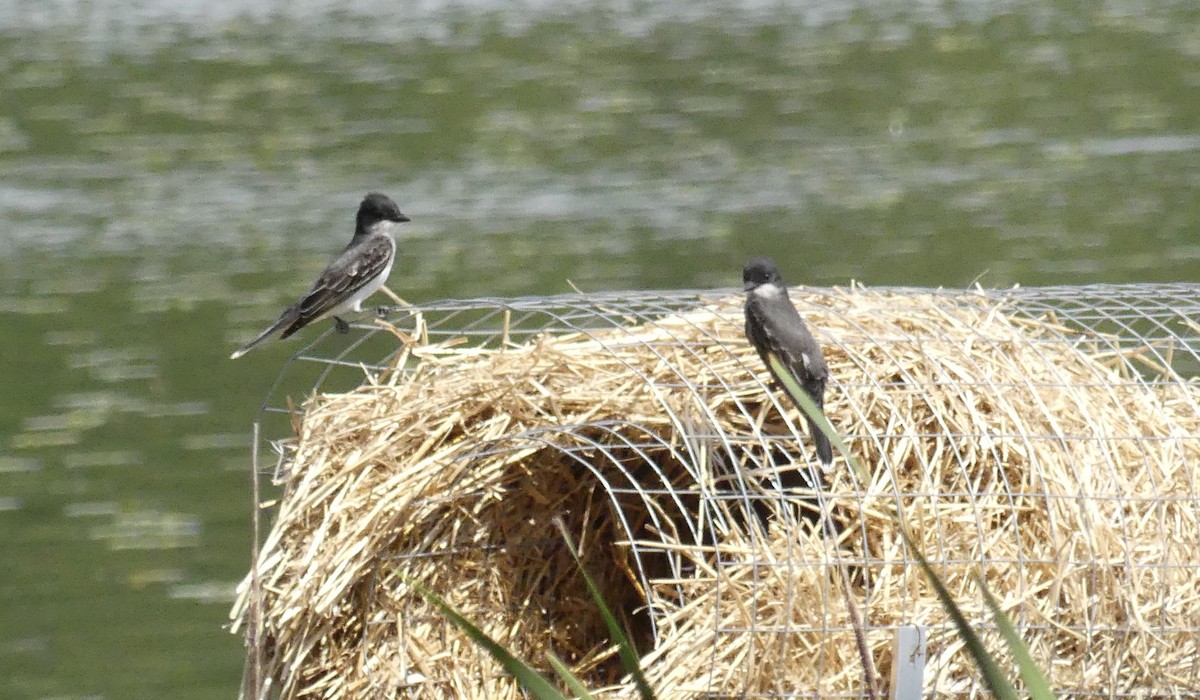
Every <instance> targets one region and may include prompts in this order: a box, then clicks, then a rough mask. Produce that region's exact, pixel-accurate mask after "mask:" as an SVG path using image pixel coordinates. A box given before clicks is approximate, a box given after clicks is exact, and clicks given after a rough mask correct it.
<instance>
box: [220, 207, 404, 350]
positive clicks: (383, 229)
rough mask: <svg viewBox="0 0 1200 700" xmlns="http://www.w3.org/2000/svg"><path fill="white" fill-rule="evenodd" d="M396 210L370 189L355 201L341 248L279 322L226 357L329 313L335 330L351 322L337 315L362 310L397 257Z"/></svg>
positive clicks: (345, 328)
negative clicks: (347, 236) (350, 234)
mask: <svg viewBox="0 0 1200 700" xmlns="http://www.w3.org/2000/svg"><path fill="white" fill-rule="evenodd" d="M408 220H409V218H408V217H407V216H405V215H404V214H401V213H400V208H399V207H397V206H396V203H395V202H393V201H392V200H391V199H389V198H388V197H387V196H385V195H382V194H379V193H378V192H372V193H371V194H368V195H367V196H366V197H364V198H363V201H362V204H360V205H358V218H357V219H355V222H354V237H353V238H351V239H350V243H349V244H348V245H347V246H346V247H345V249H344V250H342V252H341V253H340V254H339V255H338V256H337V257H336V258H334V259H333V262H331V263H329V265H328V266H327V267H326V268H325V271H324V272H322V273H321V276H320V277H318V278H317V281H316V282H314V283H313V286H312V287H310V288H309V290H308V291H307V292H305V293H304V296H302V297H300V301H298V302H296V303H295V304H292V305H291V306H289V307H288V308H286V309H284V310H283V313H282V314H280V315H279V320H278V321H276V322H275V323H274V324H272V325H271V327H270V328H268V329H267V330H265V331H263V332H262V333H259V334H258V337H256V338H255V339H254V340H251V341H250V342H249V343H246V344H245V345H243V346H242V347H240V348H238V349H237V350H235V351H234V352H233V354H232V355H230V356H229V359H231V360H236V359H237V358H239V357H241V356H242V355H245V354H246V353H247V352H250V350H252V349H254V347H255V346H256V345H258V344H259V343H261V342H263V341H264V340H266V339H268V338H270V337H271V336H272V335H274V334H275V333H277V332H279V331H280V330H282V331H283V332H282V333H279V337H280V338H281V339H282V338H286V337H288V336H289V335H291V334H293V333H295V332H296V331H298V330H300V329H301V328H303V327H305V326H307V325H308V324H310V323H313V322H315V321H319V320H321V319H323V318H325V317H327V316H332V317H333V320H334V323H336V324H337V329H338V332H339V333H345V332H346V331H348V330H349V329H350V324H348V323H346V322H345V321H343V320H342V319H341V318H339V317H338V314H340V313H343V312H346V311H353V312H355V313H357V312H359V311H361V310H362V303H363V301H365V300H366V298H367V297H369V296H371V295H372V294H374V293H375V291H376V290H378V289H379V288H380V287H382V286H383V283H384V282H385V281H386V280H387V277H388V274H390V273H391V271H392V262H394V261H395V259H396V240H395V239H394V238H392V229H393V228H394V227H395V225H396V224H401V223H404V222H406V221H408Z"/></svg>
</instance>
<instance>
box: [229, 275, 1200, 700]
mask: <svg viewBox="0 0 1200 700" xmlns="http://www.w3.org/2000/svg"><path fill="white" fill-rule="evenodd" d="M1069 291H1072V290H1041V291H1037V290H1035V291H1033V292H1030V291H1012V292H1010V293H1008V294H991V295H989V294H984V293H982V292H979V293H976V292H957V293H950V292H931V291H921V290H885V291H878V292H877V291H869V290H864V289H862V288H854V289H850V290H838V289H835V290H832V291H816V290H798V291H797V292H796V293H795V294H794V295H793V298H794V300H795V301H796V302H797V305H798V307H799V309H800V311H801V314H802V315H803V316H805V318H806V319H807V320H808V322H809V325H810V326H811V327H812V329H813V332H814V335H815V336H816V337H817V339H818V341H820V342H821V343H822V344H823V345H824V347H825V355H826V359H827V360H828V363H829V366H830V371H831V384H830V389H829V391H828V395H827V398H826V411H827V414H828V416H829V418H830V420H831V421H832V423H833V425H834V426H835V428H837V430H838V431H839V432H840V433H841V434H842V435H843V436H844V437H845V438H846V440H847V442H848V444H849V445H850V446H851V448H852V451H853V452H854V454H855V455H856V456H857V458H858V459H859V460H861V461H862V463H863V464H865V465H867V467H868V469H869V470H870V473H871V474H872V481H871V483H869V484H860V483H856V481H855V479H854V478H853V477H852V475H851V473H850V471H849V470H848V469H847V468H846V467H845V465H844V464H843V462H842V461H841V459H840V458H839V460H838V461H837V462H836V466H835V469H834V470H833V471H832V472H831V473H829V474H828V475H820V474H819V473H816V472H814V471H813V468H814V467H815V466H816V461H815V457H814V456H813V454H812V444H811V440H810V438H809V437H808V435H807V434H806V432H805V429H804V427H803V420H801V419H800V416H799V415H798V414H797V412H796V410H795V409H794V408H792V407H791V405H790V404H789V403H788V402H787V401H786V400H785V399H784V398H783V397H782V396H780V395H779V394H778V393H777V392H775V391H773V390H771V389H770V388H769V377H768V375H767V373H766V371H765V369H764V368H763V366H762V365H761V362H760V360H759V358H758V357H757V356H756V355H755V353H754V351H753V349H752V348H751V347H750V346H749V344H748V343H747V342H746V341H745V338H744V337H743V334H742V315H741V298H740V297H738V296H736V295H718V294H713V295H711V296H709V297H705V296H703V295H700V296H697V295H685V294H679V295H674V296H671V295H629V296H608V297H602V298H592V299H584V298H580V297H574V298H558V299H549V300H508V301H495V300H492V301H480V302H468V303H461V302H460V303H457V304H445V305H441V306H438V305H432V306H429V307H425V308H419V309H410V310H403V311H402V312H398V314H399V317H398V320H397V321H396V323H397V324H398V325H399V326H402V327H403V328H404V330H403V332H400V333H398V335H397V337H399V338H401V339H402V340H405V341H409V342H408V344H407V345H406V347H405V349H404V350H403V351H402V352H399V353H397V354H395V355H394V356H392V357H390V358H389V360H388V361H387V362H384V363H379V364H376V365H375V366H374V369H372V370H370V371H369V372H368V380H367V381H366V382H364V383H362V384H361V385H360V386H358V387H357V388H355V389H353V390H351V391H348V392H344V393H331V392H326V393H320V394H316V395H314V396H313V397H312V398H311V399H310V400H309V401H307V402H306V404H305V406H304V411H303V413H302V414H300V415H298V416H297V417H296V428H295V435H294V436H293V438H292V439H291V441H290V443H289V445H288V449H287V450H286V453H285V454H286V458H285V459H284V460H283V463H282V469H281V472H280V475H279V480H280V481H281V482H282V484H283V487H284V492H283V495H282V498H281V499H280V501H279V504H278V510H277V512H276V517H275V522H274V526H273V528H272V530H271V532H270V533H269V535H268V537H267V539H266V541H265V543H264V545H263V547H262V550H261V553H260V556H259V560H258V563H257V569H256V573H257V575H258V582H259V584H260V588H261V596H260V605H261V608H260V610H261V616H262V618H261V625H262V631H261V634H260V635H259V636H258V638H257V644H258V645H259V648H258V650H257V651H258V656H259V658H260V660H261V663H262V668H261V672H262V673H263V674H264V675H265V676H266V677H268V678H270V679H271V681H272V683H273V684H274V685H275V686H276V687H277V688H278V689H279V690H280V691H281V692H280V696H281V697H284V698H292V697H322V698H361V697H372V698H376V697H378V698H393V697H396V698H399V697H422V698H442V697H445V698H519V697H522V694H521V692H520V691H519V689H518V688H517V687H516V685H515V683H514V682H513V681H511V680H510V679H509V678H508V677H506V676H505V675H504V674H503V672H502V671H501V670H500V669H499V667H498V666H497V665H496V664H495V663H494V662H493V661H492V660H491V659H490V657H488V656H487V655H486V654H485V653H484V652H482V651H480V650H478V649H477V648H476V647H475V646H474V645H473V644H472V643H471V642H470V641H469V640H468V639H467V638H466V637H464V636H463V635H462V634H460V633H459V632H458V631H457V630H456V629H455V628H454V627H453V626H452V625H450V624H449V622H448V621H447V620H445V619H444V618H443V617H442V616H441V615H440V614H439V613H438V612H437V611H436V610H435V609H433V608H431V607H430V606H429V605H428V604H427V603H425V601H424V600H423V599H422V598H421V597H420V596H419V595H418V594H416V593H415V592H414V591H413V590H412V589H411V588H410V587H409V586H408V585H407V582H410V581H416V582H420V583H421V584H423V585H424V586H426V587H428V588H429V589H431V590H433V591H435V592H437V593H438V594H440V595H442V596H443V597H444V598H445V599H446V600H447V601H448V602H450V603H451V604H452V605H453V606H454V607H455V608H457V609H458V610H459V611H460V612H461V613H462V614H464V615H465V616H466V617H467V618H468V619H470V620H472V621H473V622H475V623H476V624H477V625H479V626H480V627H481V628H482V629H483V630H484V631H486V632H487V633H488V634H490V635H491V636H493V637H494V638H496V639H497V640H499V641H500V642H502V643H503V644H505V645H506V646H508V647H509V648H510V649H512V650H513V651H514V652H516V653H517V654H518V655H519V656H521V657H523V658H525V659H527V660H530V661H531V662H533V663H534V664H535V665H541V666H543V667H544V666H545V664H544V659H545V654H546V652H548V651H553V652H554V653H555V654H557V655H559V656H560V657H562V658H564V659H565V660H566V661H567V662H569V663H570V664H571V665H572V666H573V668H575V669H576V670H577V672H579V673H580V674H581V675H582V676H583V678H584V679H585V680H586V681H587V682H588V684H589V686H590V687H593V688H607V689H609V691H610V692H611V693H612V696H613V697H629V696H631V695H632V687H631V685H630V683H629V681H628V679H627V678H624V677H623V672H622V670H621V668H620V665H619V663H618V662H617V660H616V659H615V653H614V650H613V649H612V647H611V645H610V643H609V640H608V636H607V633H606V631H605V628H604V625H603V622H602V621H601V619H600V617H599V614H598V612H597V611H596V610H595V608H594V606H593V604H592V602H591V600H590V598H589V597H588V594H587V591H586V589H585V587H584V585H583V582H582V581H581V579H580V577H579V576H578V575H577V573H576V571H575V568H574V565H573V564H572V562H571V558H570V556H569V553H568V552H567V550H566V549H565V545H564V544H563V543H562V541H561V540H560V539H559V537H558V536H557V535H556V529H555V527H554V526H553V522H554V521H555V519H561V520H562V521H563V522H564V523H565V526H566V528H567V529H568V531H569V532H571V533H572V535H573V537H574V538H575V539H576V541H577V542H578V543H579V547H580V550H581V555H582V557H583V560H584V563H585V565H586V566H587V568H588V570H589V572H590V573H591V574H592V575H593V576H594V577H595V578H596V579H597V580H598V582H599V584H600V586H601V588H602V590H603V593H604V595H605V598H606V600H607V601H608V602H609V604H610V606H612V607H613V608H614V610H616V611H617V612H618V613H619V615H620V616H621V617H622V618H623V620H624V621H625V623H626V624H627V626H628V627H629V629H630V630H631V631H632V633H633V637H634V640H635V643H636V644H637V645H638V646H639V650H640V651H641V652H642V661H643V666H644V668H645V671H646V673H647V676H648V677H649V679H650V681H651V684H652V685H653V686H654V687H655V688H656V689H657V690H658V692H659V693H660V697H664V698H692V697H713V696H718V697H724V696H738V697H766V696H777V695H788V696H791V695H793V694H797V695H803V696H805V697H831V696H839V697H841V696H854V695H859V694H861V693H863V692H864V691H863V670H862V668H861V664H860V662H859V657H858V654H857V651H856V647H855V638H854V630H853V627H852V625H851V623H850V620H849V618H848V616H847V612H846V605H845V603H844V599H843V595H844V594H846V593H848V594H849V595H850V596H852V597H854V599H855V600H856V601H857V606H858V608H859V610H860V611H861V614H862V615H863V617H864V621H865V627H866V641H867V645H868V648H869V649H870V652H871V654H872V656H873V659H874V662H875V664H876V666H877V667H878V670H879V673H880V676H881V677H882V679H884V681H885V682H884V689H885V690H886V680H887V679H888V678H890V669H891V666H892V655H893V653H894V652H893V649H892V636H893V631H894V630H895V629H896V628H897V627H898V626H900V625H903V624H908V623H917V624H920V625H925V626H928V627H929V631H930V642H929V662H928V663H929V670H928V671H927V673H926V688H927V690H928V691H929V692H931V693H934V694H936V695H938V696H968V695H969V696H975V695H976V694H977V693H978V682H977V680H976V679H977V677H976V674H975V670H974V668H973V666H972V663H971V661H970V660H969V658H968V656H967V655H966V654H965V653H964V652H963V650H962V644H961V642H960V640H959V639H958V637H957V636H956V635H955V633H954V631H953V628H952V626H950V625H949V624H948V622H947V618H946V616H945V614H944V612H943V610H942V608H941V606H940V604H939V603H938V601H937V599H936V597H935V596H934V594H933V592H932V589H931V587H930V586H929V584H928V581H927V580H926V579H925V578H924V577H923V575H922V574H921V572H920V570H919V568H918V567H917V566H916V564H915V561H914V558H913V556H912V553H911V552H909V551H907V549H906V547H905V546H904V544H903V542H902V541H901V539H900V537H899V533H898V532H897V530H896V527H895V525H894V523H895V517H896V513H897V512H899V513H901V514H902V517H903V518H904V519H905V521H906V523H907V524H908V525H909V527H910V528H911V531H912V533H913V534H914V536H915V537H916V538H917V539H918V541H919V542H920V544H921V546H922V548H923V551H924V553H925V554H926V556H927V557H928V558H929V559H930V560H931V561H932V562H933V564H934V566H935V568H936V569H937V570H938V571H939V573H940V574H941V575H942V577H943V579H944V581H945V582H946V584H947V585H948V586H949V588H950V590H951V591H952V592H953V594H954V595H955V596H956V597H957V599H958V601H959V603H960V604H961V605H962V607H963V608H964V610H965V611H966V612H967V614H968V616H969V617H970V619H971V620H972V621H973V622H974V623H975V624H976V625H977V627H978V628H980V629H982V630H984V631H985V635H984V637H985V641H989V642H993V643H994V642H995V641H996V639H997V638H996V636H995V634H994V633H993V632H992V631H991V630H992V629H993V628H992V626H991V624H990V616H989V615H988V614H987V612H986V610H985V609H984V606H983V604H982V601H981V599H980V595H979V591H978V588H977V583H976V581H975V579H974V576H975V574H976V573H977V572H978V573H982V575H983V577H984V578H985V580H986V583H987V585H988V586H989V588H990V590H991V591H992V592H993V593H994V594H995V595H996V596H997V598H999V600H1000V602H1001V605H1002V607H1003V609H1004V610H1005V611H1006V612H1007V613H1008V614H1009V615H1010V616H1011V617H1012V619H1013V620H1014V621H1015V622H1016V624H1017V626H1018V628H1019V630H1020V631H1021V633H1022V635H1023V636H1024V638H1025V640H1026V641H1027V642H1028V643H1029V645H1030V647H1031V650H1032V653H1033V655H1034V658H1035V659H1037V660H1039V661H1040V662H1041V663H1042V665H1043V667H1044V668H1045V669H1046V670H1047V672H1048V674H1049V677H1050V679H1051V682H1052V684H1053V686H1054V687H1055V688H1057V689H1061V690H1063V691H1065V692H1067V693H1069V694H1070V695H1073V696H1081V697H1082V696H1091V695H1096V696H1101V695H1103V696H1105V697H1111V696H1113V695H1123V694H1131V693H1137V692H1149V693H1151V694H1170V693H1173V692H1180V691H1181V690H1186V689H1191V690H1193V691H1194V690H1196V689H1197V688H1200V679H1198V677H1197V670H1196V668H1197V665H1196V660H1197V651H1198V648H1197V635H1196V627H1195V620H1197V619H1200V597H1198V596H1196V595H1195V593H1194V588H1195V585H1194V581H1195V580H1196V578H1197V574H1198V573H1200V523H1198V521H1200V507H1198V506H1200V497H1198V495H1197V489H1196V484H1197V482H1198V481H1200V411H1198V406H1200V402H1198V399H1200V393H1198V390H1197V386H1196V384H1195V383H1194V381H1190V380H1188V381H1185V380H1184V379H1182V378H1181V377H1180V376H1179V374H1178V372H1177V371H1176V369H1175V368H1173V365H1175V366H1194V363H1195V361H1196V356H1195V353H1194V351H1193V350H1192V349H1191V344H1190V342H1191V339H1192V338H1194V337H1195V335H1196V333H1195V327H1194V326H1189V325H1188V323H1189V322H1188V321H1187V318H1186V317H1187V315H1188V309H1185V308H1183V307H1182V306H1177V307H1173V306H1171V305H1169V304H1158V305H1156V306H1153V309H1152V310H1151V311H1148V312H1137V313H1134V312H1135V311H1136V307H1135V305H1132V304H1130V303H1129V302H1128V301H1127V300H1126V298H1123V297H1121V296H1120V294H1121V290H1119V289H1110V288H1104V289H1102V290H1097V289H1093V290H1091V292H1090V293H1091V294H1092V297H1091V298H1092V299H1093V303H1090V304H1089V303H1087V302H1086V300H1085V297H1086V295H1085V294H1084V292H1083V291H1081V290H1073V292H1074V293H1073V294H1072V293H1067V292H1069ZM1125 291H1126V293H1128V291H1129V290H1125ZM1142 291H1145V290H1142ZM1189 291H1191V292H1192V296H1191V297H1190V298H1191V299H1195V298H1197V297H1196V295H1195V294H1194V290H1189ZM1100 292H1103V294H1100ZM1163 293H1164V292H1162V291H1161V290H1160V291H1159V293H1158V294H1156V295H1155V296H1157V297H1158V298H1159V299H1161V297H1162V294H1163ZM1184 298H1185V297H1184V296H1183V295H1180V299H1184ZM1096 299H1103V300H1111V299H1121V301H1120V303H1117V304H1114V305H1113V306H1109V307H1105V306H1103V305H1102V304H1100V303H1099V302H1098V301H1095V300H1096ZM1182 303H1183V302H1181V305H1182ZM1188 303H1191V304H1192V308H1194V302H1188ZM1148 306H1149V305H1148ZM1114 309H1124V310H1125V312H1127V313H1126V314H1125V315H1122V314H1121V313H1118V312H1115V311H1114ZM1085 312H1086V313H1085ZM382 332H386V331H382ZM463 338H465V339H466V342H462V339H463ZM342 342H344V341H342ZM352 347H358V346H357V345H355V346H352ZM1174 353H1178V357H1176V355H1175V354H1174ZM335 364H340V365H341V366H350V367H353V363H351V362H348V361H347V360H346V359H345V358H338V362H337V363H335ZM355 371H358V372H359V376H360V377H361V376H362V375H361V370H355ZM798 426H799V427H798ZM822 502H823V503H824V504H825V505H826V510H825V513H826V515H825V516H824V517H822V516H821V514H820V503H822ZM821 523H828V524H829V525H830V527H829V528H822V527H821V526H820V525H821ZM841 565H844V566H846V567H848V570H849V571H850V572H851V573H852V575H851V577H850V578H849V581H850V589H849V590H848V591H846V590H844V583H843V581H844V579H843V578H842V577H841V576H839V575H838V569H837V567H838V566H841ZM250 584H251V578H250V577H248V579H247V581H246V582H245V584H244V585H243V588H242V593H243V595H242V598H241V599H240V601H239V603H238V605H237V607H236V608H235V611H234V616H235V619H238V620H241V619H242V618H243V616H245V615H246V614H247V611H249V610H251V606H250V602H251V600H252V596H251V595H250V594H251V591H253V590H256V589H255V588H254V587H253V586H251V585H250ZM243 622H244V620H243ZM993 648H995V649H999V648H1000V647H999V645H997V644H993Z"/></svg>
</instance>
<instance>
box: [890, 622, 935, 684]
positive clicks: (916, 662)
mask: <svg viewBox="0 0 1200 700" xmlns="http://www.w3.org/2000/svg"><path fill="white" fill-rule="evenodd" d="M927 633H928V630H927V629H926V628H925V627H924V626H922V625H912V624H910V625H901V626H900V627H897V628H896V639H895V647H894V650H895V655H896V656H895V662H894V663H893V664H892V700H921V691H922V686H923V685H924V681H925V651H926V649H925V638H926V636H927Z"/></svg>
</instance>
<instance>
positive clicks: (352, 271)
mask: <svg viewBox="0 0 1200 700" xmlns="http://www.w3.org/2000/svg"><path fill="white" fill-rule="evenodd" d="M395 245H396V244H395V243H394V242H392V240H391V239H390V238H388V237H386V236H378V237H375V238H371V239H369V240H368V241H367V242H365V243H359V242H352V243H351V244H350V245H349V246H347V247H346V249H345V250H343V251H342V253H341V255H339V256H338V257H337V258H335V259H334V261H333V262H331V263H329V266H328V267H326V268H325V270H324V272H322V273H321V276H320V277H318V278H317V281H316V282H314V283H313V286H312V287H311V288H310V289H309V290H308V292H306V293H305V295H304V296H303V297H302V298H301V299H300V301H298V302H296V305H295V306H294V307H292V309H294V312H295V314H296V320H295V321H294V322H293V323H292V324H291V325H290V326H288V327H287V329H286V330H284V331H283V333H282V334H281V335H280V336H279V337H280V338H286V337H288V336H289V335H291V334H292V333H295V332H296V331H298V330H300V329H301V328H303V327H304V326H306V325H308V324H309V323H312V322H313V321H316V320H317V319H320V318H321V317H322V316H324V315H325V314H328V313H329V312H331V311H333V310H334V309H336V308H337V307H338V305H339V304H341V303H342V302H344V301H346V300H347V299H349V298H350V297H351V296H352V295H353V294H354V293H355V292H357V291H359V290H360V289H362V288H363V287H364V286H366V285H367V284H368V283H369V282H370V281H371V280H373V279H375V278H376V277H378V276H379V275H380V274H382V273H383V271H384V270H385V269H386V268H387V266H388V262H390V261H391V259H392V253H393V249H394V248H395Z"/></svg>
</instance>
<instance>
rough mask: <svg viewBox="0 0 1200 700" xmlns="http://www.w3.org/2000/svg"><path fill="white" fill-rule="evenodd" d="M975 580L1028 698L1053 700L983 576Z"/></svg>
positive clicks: (1045, 681)
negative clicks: (1022, 682)
mask: <svg viewBox="0 0 1200 700" xmlns="http://www.w3.org/2000/svg"><path fill="white" fill-rule="evenodd" d="M976 580H977V581H978V582H979V589H980V590H981V591H983V600H984V601H985V602H986V603H987V606H988V607H989V608H991V610H992V616H993V617H994V618H995V619H996V626H997V627H999V628H1000V634H1001V635H1002V636H1003V637H1004V641H1005V642H1007V643H1008V650H1009V652H1010V653H1012V655H1013V659H1015V660H1016V662H1017V669H1018V670H1019V672H1020V674H1021V680H1023V681H1025V688H1026V690H1028V691H1029V697H1030V698H1031V699H1032V700H1053V698H1054V691H1053V690H1051V689H1050V681H1048V680H1046V675H1045V674H1044V673H1042V669H1040V668H1038V665H1037V662H1035V661H1034V660H1033V656H1032V655H1031V654H1030V653H1029V646H1028V645H1026V644H1025V640H1023V639H1021V637H1020V635H1018V634H1017V630H1016V628H1015V627H1013V624H1012V620H1009V619H1008V615H1005V614H1004V611H1003V610H1001V609H1000V603H999V602H997V601H996V598H995V597H994V596H993V595H992V592H991V591H989V590H988V588H987V584H986V583H984V580H983V576H982V575H976Z"/></svg>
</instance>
